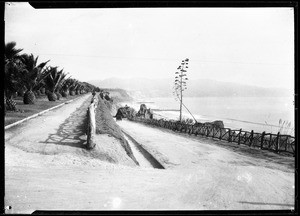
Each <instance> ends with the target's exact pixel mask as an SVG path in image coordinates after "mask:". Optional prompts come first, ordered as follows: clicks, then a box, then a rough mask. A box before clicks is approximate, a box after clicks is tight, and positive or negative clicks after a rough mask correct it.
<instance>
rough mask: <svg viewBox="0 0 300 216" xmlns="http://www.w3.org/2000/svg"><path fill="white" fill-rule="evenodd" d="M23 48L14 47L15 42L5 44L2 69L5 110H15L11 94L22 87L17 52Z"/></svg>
mask: <svg viewBox="0 0 300 216" xmlns="http://www.w3.org/2000/svg"><path fill="white" fill-rule="evenodd" d="M22 50H23V49H16V42H9V43H7V44H6V45H5V53H4V58H5V69H4V73H5V75H4V103H5V104H4V107H5V110H6V109H7V110H13V111H16V110H17V108H16V102H15V101H14V100H13V95H14V94H15V93H16V92H17V91H18V90H19V89H20V88H21V87H22V84H21V83H20V78H19V72H20V70H21V69H22V67H23V65H22V62H21V61H20V55H19V53H20V52H21V51H22Z"/></svg>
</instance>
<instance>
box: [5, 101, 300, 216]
mask: <svg viewBox="0 0 300 216" xmlns="http://www.w3.org/2000/svg"><path fill="white" fill-rule="evenodd" d="M90 98H91V96H89V95H85V96H83V97H81V98H79V99H77V100H75V101H73V102H71V103H69V104H66V105H64V106H62V107H60V108H58V109H55V110H52V111H49V112H47V113H45V114H44V115H42V116H38V117H37V118H34V119H31V120H29V121H27V122H24V123H22V124H21V125H19V126H16V127H13V128H10V129H8V130H6V131H5V206H11V209H10V210H7V211H6V213H32V212H33V211H34V210H120V209H142V210H149V209H167V210H176V209H192V210H210V209H218V210H219V209H222V210H226V209H229V210H232V209H239V210H240V209H242V210H243V209H245V210H247V209H293V208H294V185H295V182H294V169H293V168H291V166H288V165H287V164H286V163H281V164H279V163H276V162H274V161H271V160H268V158H260V157H251V155H246V154H243V153H240V152H238V151H232V150H231V149H226V148H224V147H222V146H218V145H215V144H213V143H211V142H209V141H208V140H201V139H198V138H193V137H192V138H191V137H189V136H183V135H180V134H176V133H173V132H168V131H166V130H163V129H157V128H152V127H146V126H144V125H142V124H137V123H133V122H129V121H126V120H124V121H119V122H118V124H119V125H120V126H121V128H123V129H124V130H125V132H126V133H128V134H129V135H130V136H131V137H133V138H134V139H135V140H136V141H137V142H139V143H140V144H142V146H143V147H144V148H145V149H147V150H148V152H150V153H151V154H152V155H153V156H154V157H155V158H156V159H157V160H158V161H159V162H160V163H161V164H162V165H163V166H164V167H165V169H154V168H144V167H133V166H125V165H121V164H114V163H109V162H105V161H103V160H100V159H99V158H97V155H93V154H90V152H89V151H87V150H85V149H84V148H83V146H84V144H85V142H86V136H85V131H84V130H85V129H84V124H85V114H86V109H87V106H88V103H89V100H90ZM109 141H110V140H109V139H107V142H109ZM285 160H286V161H289V162H291V161H292V160H293V159H285Z"/></svg>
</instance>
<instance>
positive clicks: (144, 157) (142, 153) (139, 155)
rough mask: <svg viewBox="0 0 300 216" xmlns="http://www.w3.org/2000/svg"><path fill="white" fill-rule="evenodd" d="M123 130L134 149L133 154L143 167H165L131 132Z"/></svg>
mask: <svg viewBox="0 0 300 216" xmlns="http://www.w3.org/2000/svg"><path fill="white" fill-rule="evenodd" d="M122 132H123V135H124V137H125V139H126V140H127V142H128V144H129V145H130V147H131V149H132V152H133V155H134V156H135V158H136V159H137V161H138V162H139V165H140V166H141V167H145V168H156V169H164V167H163V166H162V165H161V164H160V163H159V162H158V161H157V160H156V159H155V158H154V157H153V156H152V155H151V154H150V153H149V152H148V151H146V150H145V149H144V148H143V147H142V146H141V145H140V144H139V143H138V142H137V141H136V140H135V139H133V138H132V137H131V136H130V135H129V134H127V133H125V132H124V131H122Z"/></svg>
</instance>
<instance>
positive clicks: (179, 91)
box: [173, 58, 189, 121]
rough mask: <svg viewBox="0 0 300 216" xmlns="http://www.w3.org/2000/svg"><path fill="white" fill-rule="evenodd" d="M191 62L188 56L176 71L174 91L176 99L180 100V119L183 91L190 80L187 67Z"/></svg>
mask: <svg viewBox="0 0 300 216" xmlns="http://www.w3.org/2000/svg"><path fill="white" fill-rule="evenodd" d="M188 64H189V59H188V58H186V59H185V60H182V61H181V64H180V65H179V67H178V68H177V71H176V72H175V83H174V87H173V88H174V91H173V94H174V96H175V100H179V101H180V116H179V120H180V121H181V120H182V96H183V91H184V90H186V89H187V87H186V81H187V80H188V78H187V74H186V72H187V68H188Z"/></svg>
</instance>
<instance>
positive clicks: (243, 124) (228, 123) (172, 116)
mask: <svg viewBox="0 0 300 216" xmlns="http://www.w3.org/2000/svg"><path fill="white" fill-rule="evenodd" d="M155 99H157V98H134V99H133V101H127V102H121V103H119V104H120V105H121V106H125V105H127V106H129V107H132V108H134V109H135V110H136V111H138V110H139V107H140V105H141V101H145V105H146V106H147V108H151V109H165V107H162V106H161V105H160V104H159V102H157V101H155ZM159 99H162V98H159ZM166 100H170V98H166ZM147 101H149V103H146V102H147ZM176 108H177V107H176ZM167 109H169V107H167ZM172 109H174V107H172ZM153 114H154V115H153V117H154V118H156V119H160V118H162V119H166V120H178V119H179V111H153ZM192 114H193V115H194V117H195V119H196V120H197V121H198V122H201V123H205V122H212V121H216V120H220V121H223V123H224V126H225V127H227V128H231V129H233V130H240V129H242V130H247V131H251V130H253V131H254V132H257V133H262V132H266V133H278V131H283V132H285V133H284V134H287V135H291V136H294V135H295V133H294V128H293V127H282V125H279V124H278V125H275V124H271V123H270V124H266V123H267V122H266V121H265V123H263V122H255V121H249V120H240V119H236V118H230V117H216V116H214V115H206V114H205V115H204V114H201V115H200V114H194V113H193V112H192ZM182 115H183V118H184V119H193V118H192V116H191V115H190V114H189V113H188V112H187V111H186V110H185V109H184V108H183V112H182ZM278 120H279V119H278ZM282 121H283V120H282ZM291 123H293V122H291Z"/></svg>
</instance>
